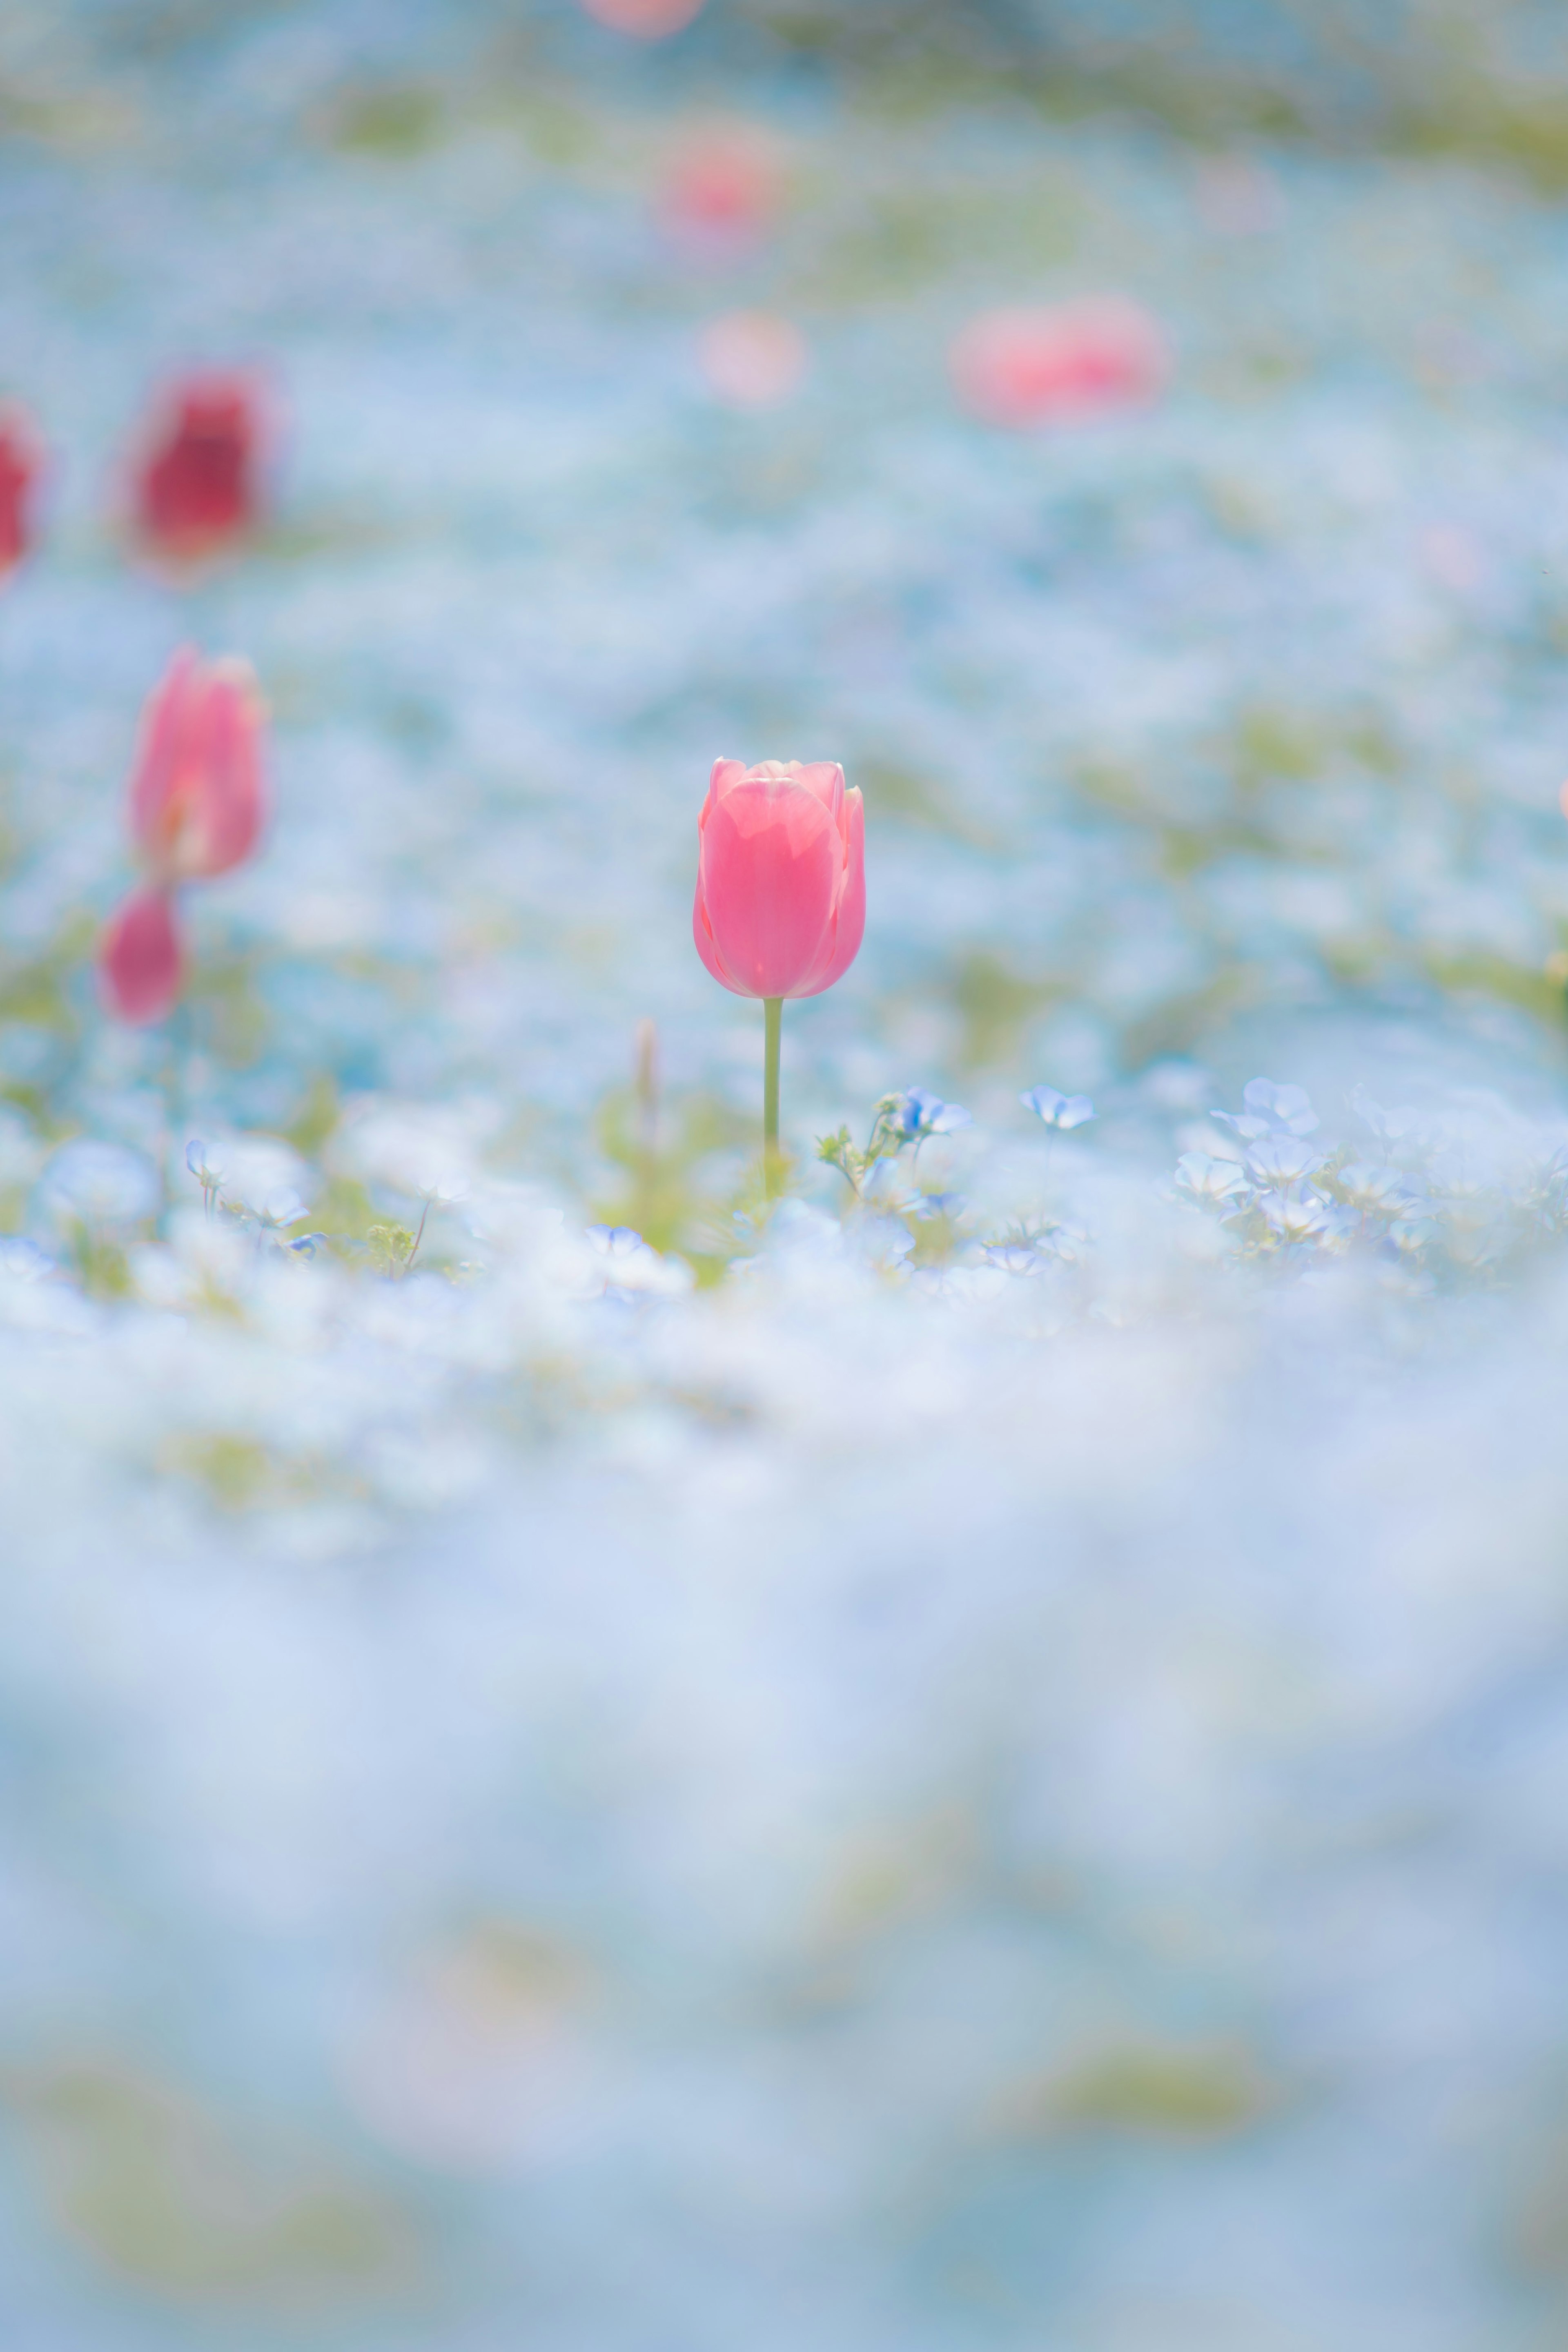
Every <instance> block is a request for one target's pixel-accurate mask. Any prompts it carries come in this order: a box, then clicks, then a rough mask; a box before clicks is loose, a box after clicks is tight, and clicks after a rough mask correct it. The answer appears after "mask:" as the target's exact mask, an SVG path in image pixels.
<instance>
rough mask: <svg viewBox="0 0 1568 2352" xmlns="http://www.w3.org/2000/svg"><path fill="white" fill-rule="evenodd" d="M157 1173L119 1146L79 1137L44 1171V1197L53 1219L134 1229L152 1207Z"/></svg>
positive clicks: (134, 1153)
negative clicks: (76, 1220) (124, 1225)
mask: <svg viewBox="0 0 1568 2352" xmlns="http://www.w3.org/2000/svg"><path fill="white" fill-rule="evenodd" d="M161 1190H162V1187H161V1186H160V1184H159V1182H158V1171H157V1170H156V1169H155V1168H154V1167H153V1163H152V1161H151V1160H145V1159H143V1158H142V1154H141V1152H139V1151H128V1150H126V1148H125V1146H124V1145H123V1144H122V1143H100V1142H98V1141H97V1140H96V1139H94V1138H92V1137H91V1136H79V1137H78V1138H77V1139H76V1140H75V1142H74V1143H68V1144H65V1145H63V1146H62V1147H61V1149H60V1150H58V1151H57V1152H56V1154H55V1156H54V1158H53V1159H52V1160H50V1162H49V1164H48V1167H47V1169H46V1170H45V1171H44V1181H43V1193H44V1199H45V1201H46V1202H47V1206H48V1207H49V1208H50V1209H51V1210H52V1211H53V1212H54V1213H55V1215H56V1216H57V1217H58V1216H65V1217H73V1218H79V1219H81V1220H82V1221H83V1222H84V1223H88V1224H102V1225H118V1224H134V1223H136V1222H137V1221H138V1219H140V1218H142V1217H150V1216H151V1215H152V1214H153V1211H154V1210H155V1209H156V1208H157V1205H158V1200H159V1194H160V1192H161Z"/></svg>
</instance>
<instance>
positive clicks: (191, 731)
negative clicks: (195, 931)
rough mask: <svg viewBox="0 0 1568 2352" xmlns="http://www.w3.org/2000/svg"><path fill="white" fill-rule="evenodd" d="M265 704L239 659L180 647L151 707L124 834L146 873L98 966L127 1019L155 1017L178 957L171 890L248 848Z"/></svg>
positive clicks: (236, 861)
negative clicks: (211, 658) (213, 657)
mask: <svg viewBox="0 0 1568 2352" xmlns="http://www.w3.org/2000/svg"><path fill="white" fill-rule="evenodd" d="M266 806H267V800H266V790H265V786H264V783H263V780H262V773H261V709H260V703H259V700H258V696H257V692H256V681H255V679H254V677H252V675H251V672H250V670H249V668H248V667H247V665H246V664H245V663H244V662H237V661H219V662H212V663H204V662H202V661H200V660H199V659H198V658H197V656H195V654H194V653H192V652H191V651H190V650H189V649H188V648H187V649H186V650H185V651H184V652H182V653H179V654H176V655H175V656H174V661H173V662H172V663H171V664H170V667H169V669H168V673H167V675H166V676H165V677H164V679H163V684H162V685H161V686H160V687H159V688H158V689H157V691H156V692H155V693H154V694H153V698H152V699H151V701H150V702H149V703H148V706H147V712H146V717H145V719H144V720H143V723H142V742H141V747H140V750H139V751H138V753H137V759H136V765H135V769H134V771H133V772H132V779H131V794H130V816H131V835H132V843H133V845H134V847H135V850H136V854H137V856H138V859H139V861H140V863H141V865H142V869H143V872H144V873H145V876H146V881H145V884H144V886H143V887H142V888H141V889H140V890H137V891H136V892H134V893H133V894H132V897H131V898H128V899H127V901H126V902H125V904H124V906H123V907H122V908H121V909H120V912H119V913H118V914H117V915H116V916H115V918H114V919H113V921H112V922H111V923H110V926H109V928H108V929H107V930H106V931H105V933H104V936H103V940H102V943H101V946H100V950H99V969H100V973H101V975H102V979H103V985H104V992H105V994H106V995H107V997H108V999H109V1003H110V1006H111V1007H112V1009H113V1010H114V1012H116V1013H118V1014H119V1015H120V1018H121V1020H122V1021H132V1022H143V1021H161V1020H162V1019H163V1015H164V1014H165V1013H168V1012H169V1011H170V1010H171V1008H172V1007H173V1006H174V1003H175V1002H176V1001H177V999H178V997H179V993H180V990H181V987H182V985H183V982H184V956H183V953H182V950H181V946H180V936H179V930H178V927H177V923H176V919H175V893H176V892H177V891H178V890H179V889H180V887H182V886H183V885H184V884H185V883H188V882H209V881H211V880H212V879H213V878H214V877H215V876H216V875H219V874H226V873H228V872H229V871H230V870H231V868H233V867H234V866H238V865H240V864H241V863H242V862H243V861H244V860H245V859H246V858H247V857H248V856H250V853H251V851H252V850H253V849H254V848H255V846H256V843H257V839H258V835H259V834H260V831H261V826H262V822H263V819H264V817H265V815H266Z"/></svg>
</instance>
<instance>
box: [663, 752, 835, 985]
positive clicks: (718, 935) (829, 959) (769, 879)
mask: <svg viewBox="0 0 1568 2352" xmlns="http://www.w3.org/2000/svg"><path fill="white" fill-rule="evenodd" d="M697 834H698V862H697V898H696V904H695V906H694V907H693V909H692V932H693V936H694V937H695V939H696V941H697V952H698V954H699V955H700V957H701V959H702V961H703V962H704V963H705V964H706V965H707V967H708V969H709V971H710V972H711V973H712V975H713V977H714V979H715V980H717V981H721V982H722V983H723V985H724V986H725V987H726V988H728V989H730V990H731V991H732V992H734V994H735V995H737V996H760V997H763V998H767V997H784V996H818V995H820V994H821V992H822V991H823V990H824V989H825V988H831V987H832V985H833V983H834V982H835V981H836V980H841V979H842V978H843V976H844V974H845V973H846V972H847V971H848V969H849V967H850V965H851V964H852V963H853V962H854V961H855V958H856V956H857V955H858V953H859V950H860V940H861V936H862V934H863V933H864V931H865V929H866V823H865V810H864V806H863V803H862V802H861V798H860V794H859V793H858V792H847V791H846V790H845V786H844V771H843V769H842V768H841V767H839V766H838V765H837V762H836V761H832V760H816V761H811V762H809V763H808V764H806V765H805V766H803V765H802V763H801V762H800V761H798V760H788V761H785V760H763V761H759V762H758V763H757V765H756V766H755V767H752V768H748V767H745V766H743V765H742V762H741V761H739V760H717V761H715V762H714V764H713V773H712V777H711V779H710V782H709V786H708V798H707V800H706V801H705V803H703V808H702V814H701V815H700V817H699V819H698V822H697Z"/></svg>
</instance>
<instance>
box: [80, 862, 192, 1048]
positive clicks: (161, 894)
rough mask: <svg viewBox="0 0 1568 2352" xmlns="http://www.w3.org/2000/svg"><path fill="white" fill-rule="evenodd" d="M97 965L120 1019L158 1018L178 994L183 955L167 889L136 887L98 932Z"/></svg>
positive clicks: (176, 999)
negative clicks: (99, 936)
mask: <svg viewBox="0 0 1568 2352" xmlns="http://www.w3.org/2000/svg"><path fill="white" fill-rule="evenodd" d="M98 969H99V974H100V979H101V980H102V982H103V992H104V995H105V997H106V998H107V1000H108V1003H109V1006H110V1011H111V1012H113V1013H117V1014H118V1015H119V1017H120V1019H121V1021H132V1022H143V1021H162V1020H163V1016H164V1014H165V1013H168V1012H170V1011H171V1010H172V1009H173V1007H174V1004H175V1003H177V1001H178V999H179V993H180V988H181V984H182V982H184V976H185V975H184V956H183V954H182V953H181V950H180V940H179V934H178V932H177V931H176V930H175V929H174V906H173V904H172V902H171V899H170V896H169V893H168V891H167V890H158V889H153V890H138V891H136V892H135V894H134V895H133V896H132V898H127V900H126V901H125V904H124V905H123V907H121V909H120V912H119V913H118V914H117V915H116V916H115V918H114V919H113V921H112V922H111V923H110V925H109V928H108V929H107V930H106V931H105V932H104V934H103V938H102V940H101V942H100V947H99V950H98Z"/></svg>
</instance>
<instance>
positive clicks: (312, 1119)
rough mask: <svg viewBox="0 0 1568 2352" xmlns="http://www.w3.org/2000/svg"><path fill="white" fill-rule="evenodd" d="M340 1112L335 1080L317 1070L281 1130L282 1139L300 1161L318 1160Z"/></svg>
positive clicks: (339, 1100)
mask: <svg viewBox="0 0 1568 2352" xmlns="http://www.w3.org/2000/svg"><path fill="white" fill-rule="evenodd" d="M341 1117H342V1099H341V1097H340V1096H339V1093H338V1086H337V1080H336V1079H335V1078H333V1077H331V1076H329V1075H328V1074H327V1072H325V1071H324V1070H319V1071H318V1072H317V1073H316V1076H314V1077H313V1078H312V1079H311V1080H310V1085H309V1086H308V1087H306V1089H305V1093H304V1096H303V1097H302V1099H301V1100H300V1104H299V1106H298V1108H296V1110H295V1111H294V1114H293V1116H292V1118H290V1119H289V1123H288V1125H287V1126H286V1127H285V1128H283V1129H281V1133H282V1135H283V1138H284V1140H285V1141H286V1142H288V1143H291V1144H292V1145H293V1147H294V1149H295V1150H296V1151H297V1152H298V1153H299V1154H300V1159H301V1160H319V1159H320V1158H321V1152H322V1150H323V1148H324V1146H325V1145H326V1143H327V1142H328V1140H329V1139H330V1138H331V1136H332V1134H333V1133H334V1132H335V1130H336V1128H337V1124H338V1120H339V1118H341Z"/></svg>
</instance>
